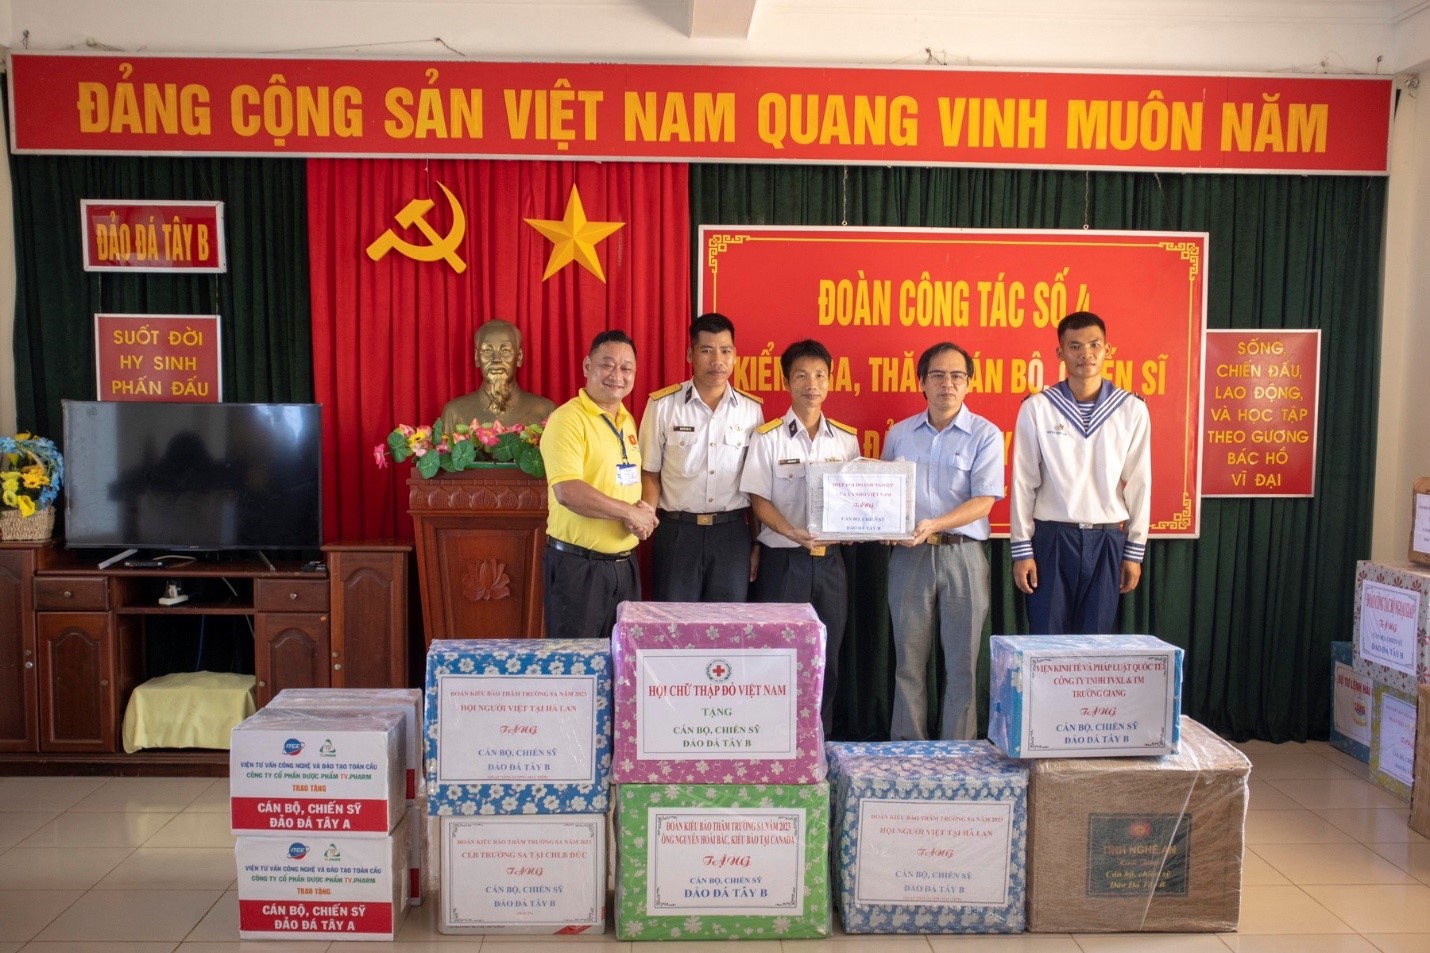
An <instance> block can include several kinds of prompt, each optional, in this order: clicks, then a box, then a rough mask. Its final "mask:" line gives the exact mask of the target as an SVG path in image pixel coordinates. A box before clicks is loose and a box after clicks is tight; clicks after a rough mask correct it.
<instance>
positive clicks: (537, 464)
mask: <svg viewBox="0 0 1430 953" xmlns="http://www.w3.org/2000/svg"><path fill="white" fill-rule="evenodd" d="M516 465H517V466H519V467H521V471H522V472H523V473H529V474H531V475H532V476H534V477H540V478H541V479H543V480H544V479H546V461H545V460H543V459H541V450H540V449H538V448H536V447H533V446H532V445H531V444H529V443H523V444H522V445H521V449H520V450H518V451H517V456H516Z"/></svg>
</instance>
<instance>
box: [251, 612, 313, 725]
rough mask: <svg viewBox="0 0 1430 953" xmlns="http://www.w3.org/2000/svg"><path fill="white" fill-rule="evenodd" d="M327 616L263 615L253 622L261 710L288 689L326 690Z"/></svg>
mask: <svg viewBox="0 0 1430 953" xmlns="http://www.w3.org/2000/svg"><path fill="white" fill-rule="evenodd" d="M331 651H332V649H331V640H330V637H329V633H328V616H327V615H326V614H323V615H317V614H315V613H309V612H263V613H259V614H258V615H257V616H256V617H255V618H254V621H253V676H254V678H255V680H256V682H257V684H256V685H255V686H254V690H253V691H254V701H255V702H256V703H257V705H258V707H259V708H262V707H263V706H264V705H266V704H268V703H269V702H270V701H272V700H273V696H274V695H276V694H277V693H279V692H281V691H282V690H283V689H285V688H327V687H329V686H330V684H331V682H330V680H329V678H328V665H329V662H328V657H329V654H330V653H331Z"/></svg>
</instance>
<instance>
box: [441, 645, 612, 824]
mask: <svg viewBox="0 0 1430 953" xmlns="http://www.w3.org/2000/svg"><path fill="white" fill-rule="evenodd" d="M423 733H424V736H425V738H426V744H427V803H428V810H429V811H431V812H432V813H434V814H440V815H449V814H450V815H463V814H465V815H473V814H493V813H495V814H587V813H602V812H604V811H605V810H606V809H607V808H608V807H609V805H610V774H611V648H610V643H609V642H607V641H606V640H605V639H551V640H547V639H439V640H437V641H434V642H433V643H432V646H431V648H430V649H428V652H427V712H426V715H425V721H424V726H423Z"/></svg>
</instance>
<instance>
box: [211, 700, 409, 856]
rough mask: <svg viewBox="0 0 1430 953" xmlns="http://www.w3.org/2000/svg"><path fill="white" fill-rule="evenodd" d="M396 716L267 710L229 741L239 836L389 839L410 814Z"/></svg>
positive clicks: (233, 815) (235, 829)
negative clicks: (312, 833)
mask: <svg viewBox="0 0 1430 953" xmlns="http://www.w3.org/2000/svg"><path fill="white" fill-rule="evenodd" d="M402 731H403V717H402V715H400V714H398V713H397V712H394V711H341V710H336V709H334V710H327V711H323V710H314V709H307V708H263V709H261V710H259V712H258V713H257V714H255V715H252V716H251V717H249V718H248V719H247V720H245V721H244V722H242V723H241V724H239V725H238V726H237V727H236V728H234V729H233V732H232V734H231V735H230V739H229V745H230V747H229V759H228V766H229V772H228V777H229V794H230V798H229V811H230V818H231V822H232V826H233V832H234V833H235V834H268V833H274V834H282V833H290V832H295V831H319V832H327V833H332V834H352V835H367V836H373V837H386V836H387V834H388V832H389V831H391V830H392V829H393V828H394V827H396V826H397V824H398V822H400V821H401V820H402V818H403V816H404V814H406V812H407V803H406V798H405V797H404V790H405V787H406V786H405V785H404V784H403V781H402V777H403V772H404V770H405V768H404V766H403V763H402V758H401V756H400V754H399V751H400V750H401V744H402Z"/></svg>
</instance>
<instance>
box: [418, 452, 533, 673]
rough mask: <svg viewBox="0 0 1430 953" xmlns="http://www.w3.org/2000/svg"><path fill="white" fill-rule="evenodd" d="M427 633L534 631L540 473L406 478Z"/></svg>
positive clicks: (487, 471) (484, 635)
mask: <svg viewBox="0 0 1430 953" xmlns="http://www.w3.org/2000/svg"><path fill="white" fill-rule="evenodd" d="M407 490H408V495H407V500H408V505H407V511H408V512H409V513H410V514H412V523H413V527H414V528H415V530H416V532H417V575H418V580H419V583H420V587H421V590H422V623H423V628H424V630H425V631H426V641H427V644H428V645H429V646H430V645H431V644H432V640H433V639H512V638H520V639H539V638H541V636H542V612H541V600H542V587H541V555H542V552H543V550H545V548H546V481H545V480H542V479H539V478H537V477H533V476H529V475H527V474H525V473H523V472H521V471H520V470H518V469H516V468H515V467H478V468H476V469H471V470H463V471H462V472H461V473H439V474H438V475H437V476H435V477H433V478H432V479H430V480H429V479H426V478H424V477H423V476H422V475H421V474H418V473H414V474H413V475H412V476H410V477H408V478H407Z"/></svg>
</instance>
